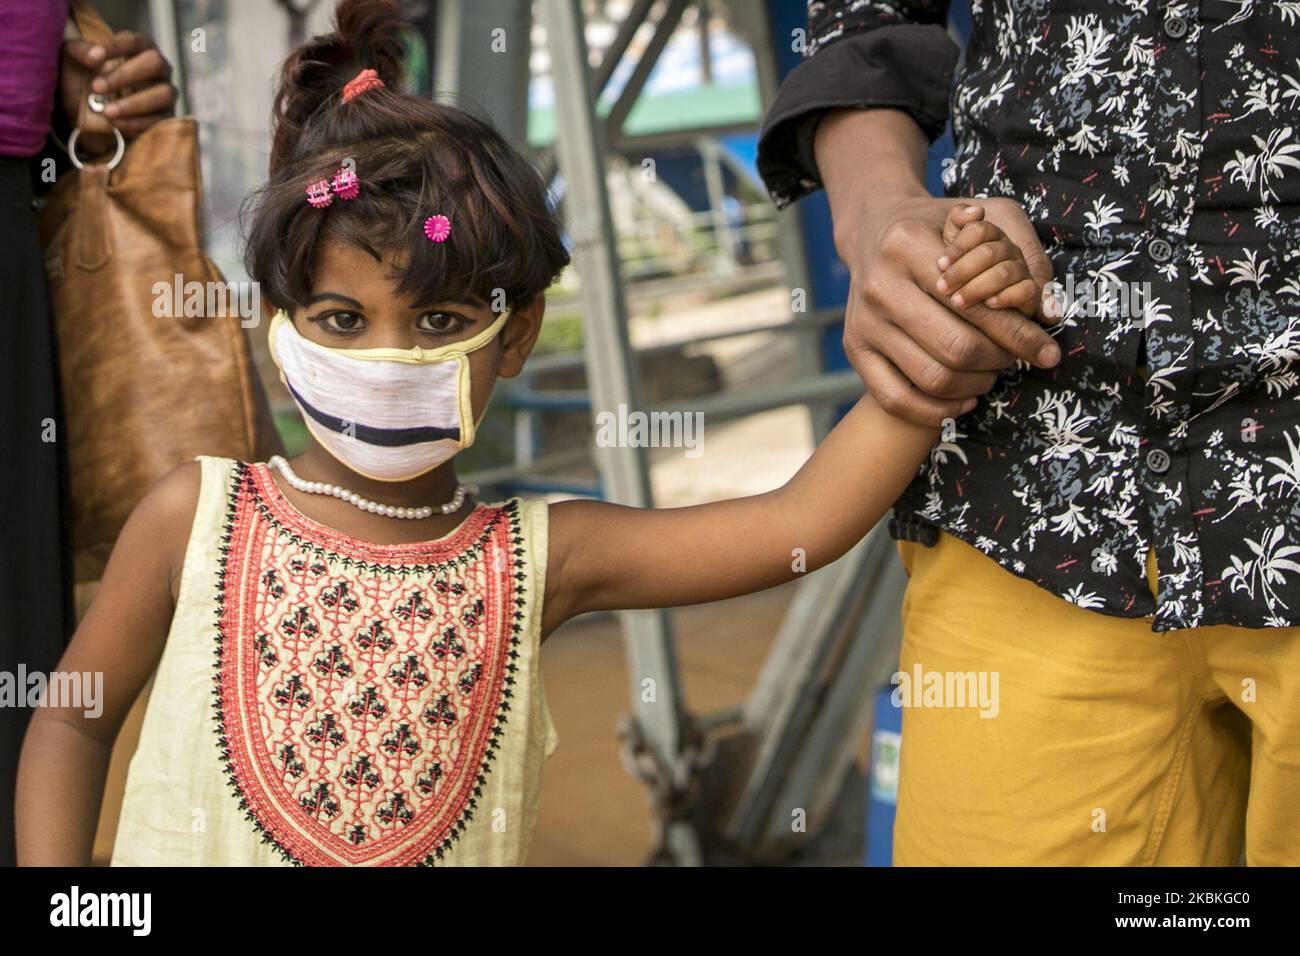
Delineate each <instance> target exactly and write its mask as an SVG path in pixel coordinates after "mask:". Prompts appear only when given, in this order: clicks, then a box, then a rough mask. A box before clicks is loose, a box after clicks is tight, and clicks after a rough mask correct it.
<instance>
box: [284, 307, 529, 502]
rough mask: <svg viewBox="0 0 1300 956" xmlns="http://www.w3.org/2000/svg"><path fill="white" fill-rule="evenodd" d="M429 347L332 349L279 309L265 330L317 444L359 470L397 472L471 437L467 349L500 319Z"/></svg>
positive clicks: (445, 454) (420, 469)
mask: <svg viewBox="0 0 1300 956" xmlns="http://www.w3.org/2000/svg"><path fill="white" fill-rule="evenodd" d="M508 315H509V313H502V314H501V315H500V316H499V317H498V318H497V320H496V321H495V322H493V323H492V324H491V325H489V326H488V327H487V328H486V329H484V330H483V331H482V332H480V333H479V334H478V335H475V336H474V337H473V338H470V339H466V340H465V341H464V342H453V343H452V344H450V345H444V346H440V347H438V348H436V349H425V348H421V347H420V346H418V345H417V346H413V347H412V348H409V349H395V348H377V349H340V348H331V347H329V346H325V345H319V344H317V343H316V342H313V341H311V340H310V339H307V338H304V337H303V335H302V334H301V333H300V332H299V331H298V330H297V329H296V328H294V325H293V320H292V319H290V318H289V316H288V315H287V314H286V313H285V312H284V310H281V311H279V312H277V313H276V314H275V317H274V318H272V319H271V326H270V329H269V331H268V334H267V338H268V342H269V344H270V347H271V358H272V359H273V360H274V362H275V364H276V367H277V368H278V369H279V370H280V381H282V382H284V384H285V387H286V388H288V389H289V394H290V395H292V396H293V400H294V402H295V403H296V404H297V405H298V410H299V411H301V412H302V417H303V421H304V422H306V424H307V428H308V430H309V431H310V432H311V433H312V435H313V436H314V437H315V439H316V441H318V442H319V443H320V445H321V447H322V448H324V449H325V450H326V451H327V452H329V453H330V454H331V455H333V456H334V457H335V458H337V459H338V460H339V461H340V462H342V463H343V464H344V465H346V466H347V467H348V468H351V469H352V470H353V471H355V472H356V473H357V474H359V475H364V476H365V477H367V478H373V479H375V480H376V481H407V480H409V479H411V478H416V477H419V476H420V475H423V474H424V473H425V472H427V471H430V470H432V469H434V468H437V467H438V466H439V465H441V464H442V463H443V462H445V461H447V459H449V458H451V456H452V455H454V454H456V452H458V451H460V450H461V449H462V448H468V447H469V446H470V445H472V444H473V443H474V432H475V428H476V426H477V424H478V423H477V422H476V421H475V420H474V410H473V407H472V406H471V404H470V395H471V391H470V375H469V359H468V358H467V356H468V355H469V353H470V352H475V351H477V350H478V349H481V348H483V346H485V345H487V344H488V343H489V342H491V341H492V339H493V338H495V337H496V334H497V333H498V332H499V331H501V327H502V326H503V325H505V321H506V318H507V317H508Z"/></svg>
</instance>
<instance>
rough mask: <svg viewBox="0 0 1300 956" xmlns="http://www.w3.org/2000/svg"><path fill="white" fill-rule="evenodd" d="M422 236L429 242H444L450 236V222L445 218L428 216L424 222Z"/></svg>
mask: <svg viewBox="0 0 1300 956" xmlns="http://www.w3.org/2000/svg"><path fill="white" fill-rule="evenodd" d="M424 234H425V236H427V237H428V239H429V241H430V242H446V241H447V237H448V236H450V235H451V220H450V219H448V218H447V217H446V216H443V215H437V216H430V217H429V218H428V219H426V220H424Z"/></svg>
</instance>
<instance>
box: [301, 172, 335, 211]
mask: <svg viewBox="0 0 1300 956" xmlns="http://www.w3.org/2000/svg"><path fill="white" fill-rule="evenodd" d="M307 201H308V202H309V203H311V204H312V205H313V206H315V207H316V208H317V209H324V208H325V207H326V206H328V205H329V204H330V203H332V202H333V201H334V197H333V196H331V195H330V184H329V180H328V179H318V180H316V181H315V182H314V183H312V184H311V185H310V186H308V187H307Z"/></svg>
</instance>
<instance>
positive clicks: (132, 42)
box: [59, 30, 176, 156]
mask: <svg viewBox="0 0 1300 956" xmlns="http://www.w3.org/2000/svg"><path fill="white" fill-rule="evenodd" d="M62 54H63V55H62V57H61V61H60V71H59V89H60V93H61V96H62V104H63V111H64V113H65V114H66V115H67V117H68V120H69V122H70V123H71V124H72V125H76V123H77V120H78V117H79V116H80V115H81V106H82V104H83V103H84V102H85V100H86V96H87V95H88V94H89V93H90V92H92V91H93V92H95V93H98V94H100V95H101V96H103V97H104V100H105V102H106V105H105V107H104V111H103V113H100V114H94V113H90V114H88V118H87V120H86V124H85V126H84V127H83V128H82V131H81V135H80V137H79V139H78V142H77V149H78V152H81V151H82V150H83V149H84V151H85V152H86V154H88V155H91V156H95V155H99V154H100V153H103V152H106V151H107V150H108V149H110V148H112V146H113V143H114V137H113V134H112V127H116V128H117V129H118V130H120V131H121V133H122V135H123V136H124V137H126V138H127V139H134V138H135V137H137V136H139V135H140V134H141V133H143V132H144V131H145V130H146V129H148V128H149V127H150V126H152V125H153V124H154V123H157V122H158V121H159V120H161V119H166V118H167V117H169V116H171V115H172V111H173V110H174V109H175V106H176V87H175V86H173V85H172V83H171V75H172V67H171V64H170V63H168V62H167V60H166V58H165V57H164V56H163V55H162V53H161V52H159V50H158V47H157V45H156V44H155V43H154V42H153V40H151V39H150V38H149V37H147V36H143V35H141V34H139V33H133V32H131V31H129V30H123V31H121V32H119V33H115V34H114V35H113V37H112V38H111V39H110V40H108V41H106V42H104V43H92V42H90V41H89V40H65V41H64V42H63V49H62Z"/></svg>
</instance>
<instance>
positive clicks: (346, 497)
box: [267, 455, 478, 520]
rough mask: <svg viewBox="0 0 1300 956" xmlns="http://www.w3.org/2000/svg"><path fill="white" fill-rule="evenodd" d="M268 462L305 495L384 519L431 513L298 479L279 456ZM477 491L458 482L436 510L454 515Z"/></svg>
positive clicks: (427, 508) (429, 508)
mask: <svg viewBox="0 0 1300 956" xmlns="http://www.w3.org/2000/svg"><path fill="white" fill-rule="evenodd" d="M267 464H269V465H270V466H271V467H272V468H276V469H279V472H280V474H282V475H284V478H285V480H286V481H287V482H289V484H291V485H293V487H295V488H297V489H298V490H299V491H305V492H307V493H308V494H313V495H332V496H333V497H335V498H339V499H341V500H343V501H346V502H347V503H348V504H350V505H355V506H356V507H358V508H360V509H361V510H362V511H369V512H370V513H371V514H376V515H383V516H384V517H386V518H410V519H413V520H414V519H419V518H427V517H429V515H431V514H433V506H432V505H422V506H421V507H419V508H402V507H398V506H397V505H381V504H379V502H377V501H371V500H370V499H369V498H363V497H361V496H360V495H359V494H357V493H356V492H354V491H348V490H347V489H346V488H340V487H339V486H338V485H332V484H330V483H328V482H324V481H304V480H303V479H302V478H299V477H298V476H297V475H296V474H294V471H293V469H292V468H290V467H289V463H288V462H287V461H285V460H284V458H283V457H282V456H280V455H272V456H271V459H270V461H268V462H267ZM476 494H478V487H477V486H476V485H467V484H459V485H457V486H456V494H455V495H454V496H453V497H452V499H451V501H449V502H447V503H446V504H445V505H439V506H438V510H440V511H441V512H442V513H443V514H445V515H449V514H455V513H456V512H457V511H459V510H460V508H461V505H463V504H464V503H465V496H466V495H476Z"/></svg>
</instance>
